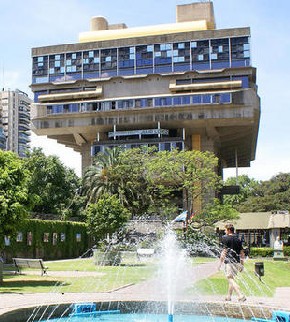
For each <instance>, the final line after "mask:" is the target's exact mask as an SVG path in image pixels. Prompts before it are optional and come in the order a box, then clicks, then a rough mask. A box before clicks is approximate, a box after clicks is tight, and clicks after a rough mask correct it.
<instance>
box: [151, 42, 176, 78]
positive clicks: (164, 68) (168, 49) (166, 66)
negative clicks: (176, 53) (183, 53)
mask: <svg viewBox="0 0 290 322" xmlns="http://www.w3.org/2000/svg"><path fill="white" fill-rule="evenodd" d="M154 65H155V72H157V73H162V72H171V71H172V44H156V45H154Z"/></svg>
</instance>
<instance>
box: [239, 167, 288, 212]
mask: <svg viewBox="0 0 290 322" xmlns="http://www.w3.org/2000/svg"><path fill="white" fill-rule="evenodd" d="M289 205H290V173H279V174H278V175H276V176H274V177H272V178H271V179H270V180H267V181H261V182H260V184H259V185H258V186H257V188H256V189H255V193H254V194H252V195H250V196H249V197H248V198H247V199H246V200H245V201H244V202H242V203H240V204H239V206H238V207H237V209H238V210H239V211H240V212H263V211H274V210H288V211H289V210H290V206H289Z"/></svg>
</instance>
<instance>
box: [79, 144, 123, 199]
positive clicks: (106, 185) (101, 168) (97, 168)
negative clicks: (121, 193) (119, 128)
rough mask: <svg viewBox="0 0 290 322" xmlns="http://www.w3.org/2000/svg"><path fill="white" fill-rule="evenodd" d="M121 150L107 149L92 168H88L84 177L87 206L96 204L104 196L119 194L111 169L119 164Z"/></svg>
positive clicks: (83, 183) (84, 193) (96, 158)
mask: <svg viewBox="0 0 290 322" xmlns="http://www.w3.org/2000/svg"><path fill="white" fill-rule="evenodd" d="M120 151H121V150H120V149H118V148H113V149H108V148H107V149H106V150H105V152H104V153H98V154H97V155H96V156H95V158H94V160H93V163H92V165H91V166H89V167H88V168H86V170H85V173H84V177H83V182H82V185H83V195H84V196H86V204H87V205H88V204H90V203H95V202H96V201H97V200H98V198H100V197H102V196H103V195H104V194H115V193H117V192H118V186H119V184H118V182H116V180H115V178H114V177H113V176H112V175H111V169H112V168H114V167H115V166H116V165H117V164H118V160H119V155H120Z"/></svg>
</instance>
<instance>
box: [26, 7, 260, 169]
mask: <svg viewBox="0 0 290 322" xmlns="http://www.w3.org/2000/svg"><path fill="white" fill-rule="evenodd" d="M176 13H177V17H176V23H173V24H168V25H158V26H149V27H140V28H127V27H126V25H125V24H123V23H120V24H117V25H110V24H109V23H108V22H107V20H106V19H105V18H103V17H94V18H93V19H92V23H91V31H89V32H85V33H81V34H80V41H79V43H76V44H63V45H54V46H46V47H39V48H33V49H32V59H33V75H32V85H31V88H32V91H33V92H34V95H35V98H34V106H33V112H32V117H33V119H32V123H33V130H34V131H35V133H36V134H38V135H47V136H48V137H49V138H53V139H56V140H57V141H58V142H59V143H62V144H64V145H66V146H68V147H72V148H73V149H74V150H76V151H79V152H80V153H81V155H82V167H83V169H84V168H85V167H86V166H88V165H89V164H90V163H91V160H92V156H94V155H95V154H96V153H98V152H99V151H103V150H104V148H105V147H113V146H116V145H122V146H125V147H127V148H130V147H136V146H140V145H149V146H152V145H154V146H157V148H158V149H159V150H164V149H165V150H170V149H173V148H179V149H197V150H201V151H206V150H207V151H212V152H214V153H215V154H216V155H217V156H218V157H219V160H220V166H219V173H220V174H222V169H223V168H227V167H235V166H238V167H249V166H250V162H251V161H252V160H254V159H255V152H256V143H257V136H258V129H259V120H260V99H259V96H258V94H257V86H256V69H255V68H254V67H253V66H252V65H251V60H250V29H249V28H248V27H243V28H232V29H215V19H214V14H213V4H212V2H201V3H192V4H189V5H181V6H177V10H176Z"/></svg>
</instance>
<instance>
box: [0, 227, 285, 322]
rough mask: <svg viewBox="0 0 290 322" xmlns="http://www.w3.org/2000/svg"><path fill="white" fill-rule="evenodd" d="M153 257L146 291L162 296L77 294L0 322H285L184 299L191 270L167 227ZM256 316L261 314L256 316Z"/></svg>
mask: <svg viewBox="0 0 290 322" xmlns="http://www.w3.org/2000/svg"><path fill="white" fill-rule="evenodd" d="M199 248H200V249H203V250H204V249H206V245H205V244H200V245H194V247H193V249H195V250H196V249H199ZM191 251H193V250H191ZM157 257H158V258H159V259H160V265H159V269H158V273H157V276H156V278H155V279H154V280H153V285H154V287H153V288H152V289H151V290H150V291H152V292H153V290H154V291H155V292H157V293H158V292H159V295H162V296H161V297H160V298H158V297H152V298H151V299H149V298H148V299H147V298H146V297H143V298H141V299H139V300H138V294H137V293H136V300H133V301H132V299H131V300H129V301H128V299H126V298H122V296H123V294H126V293H118V295H119V296H115V298H114V297H113V296H112V297H111V298H110V300H109V299H108V298H107V299H106V300H104V301H98V300H97V301H96V302H94V300H93V301H92V298H93V297H90V298H89V297H88V298H86V300H87V301H84V300H85V296H87V295H85V296H80V298H81V299H82V301H75V303H73V304H71V303H68V302H66V303H67V304H66V303H65V302H63V304H59V305H54V306H49V305H48V306H44V307H37V308H35V309H34V310H33V311H31V310H30V313H29V317H27V318H26V320H24V316H25V315H24V314H23V319H22V320H16V319H8V318H7V319H5V318H4V320H2V319H1V317H0V322H2V321H5V322H10V321H13V322H16V321H17V322H18V321H22V322H23V321H26V322H34V321H35V322H36V321H42V322H87V321H99V320H102V321H108V322H109V321H110V322H111V321H113V322H114V321H126V322H139V321H140V322H144V321H146V322H195V321H196V322H197V321H198V322H202V321H209V320H210V321H215V322H225V321H227V322H241V321H250V320H249V319H250V317H252V316H253V317H255V318H253V320H254V321H259V322H260V321H261V322H262V321H263V322H265V321H267V322H268V321H269V322H270V321H285V322H289V320H283V319H281V320H278V319H276V317H277V316H278V315H277V314H278V313H277V312H278V311H277V312H276V313H277V314H276V313H275V312H274V313H273V316H274V314H276V315H275V319H276V320H274V319H273V320H267V318H268V317H269V316H270V314H269V312H270V310H269V309H268V310H265V311H264V309H263V308H262V307H258V308H257V307H256V308H253V307H251V306H250V305H248V304H242V305H241V304H237V305H234V303H224V302H222V303H220V302H219V303H216V302H214V301H211V300H210V301H208V302H202V303H198V299H199V295H198V294H197V295H196V296H195V297H194V298H193V299H192V298H190V300H189V299H187V298H186V297H187V295H186V294H184V291H185V288H186V286H187V285H186V283H185V279H190V280H192V278H193V277H194V270H193V268H192V266H191V263H190V262H189V260H190V258H189V256H187V250H185V249H183V248H181V247H180V245H179V242H178V240H177V238H176V235H175V233H174V232H173V231H172V230H171V229H170V227H169V228H168V229H166V233H165V235H164V238H163V239H162V242H161V243H160V247H158V255H157ZM151 286H152V284H151ZM136 290H137V289H136ZM139 290H140V288H139ZM115 295H117V294H115ZM146 295H147V294H146ZM157 295H158V294H157ZM163 295H164V296H163ZM133 298H134V296H133ZM90 301H92V302H90ZM72 302H73V301H72ZM195 302H196V303H195ZM238 311H239V312H238ZM152 312H154V313H152ZM284 313H285V314H288V317H289V313H287V312H284ZM284 313H283V314H284ZM200 314H201V315H200ZM222 315H223V316H224V317H222ZM26 316H27V315H26ZM259 316H261V318H260V319H259V318H258V317H259ZM56 317H57V318H56ZM233 317H235V318H233ZM238 317H241V318H238ZM278 317H279V316H278Z"/></svg>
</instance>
